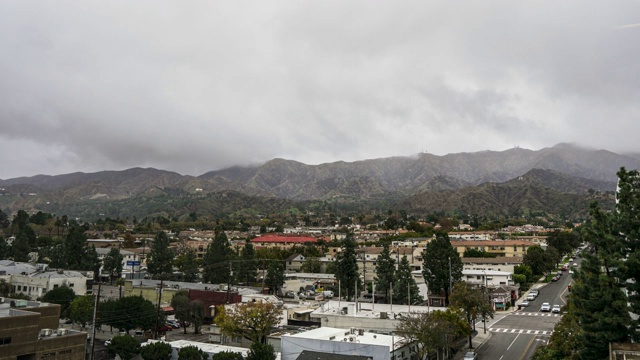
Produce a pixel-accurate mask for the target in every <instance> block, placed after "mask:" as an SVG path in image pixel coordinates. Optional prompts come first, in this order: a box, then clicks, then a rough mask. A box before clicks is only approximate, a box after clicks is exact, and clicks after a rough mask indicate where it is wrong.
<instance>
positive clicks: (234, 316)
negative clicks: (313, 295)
mask: <svg viewBox="0 0 640 360" xmlns="http://www.w3.org/2000/svg"><path fill="white" fill-rule="evenodd" d="M218 311H219V313H218V316H216V318H215V322H216V325H218V326H219V327H220V329H222V332H223V333H225V334H226V335H228V336H241V337H243V338H245V339H247V340H250V341H251V342H253V343H266V340H267V335H269V334H270V333H271V329H272V328H274V327H276V326H277V325H278V323H279V322H280V319H281V318H282V308H281V307H280V306H278V305H275V304H273V303H268V302H264V303H263V302H248V303H241V304H238V305H236V306H234V307H232V308H226V309H225V308H224V307H219V308H218Z"/></svg>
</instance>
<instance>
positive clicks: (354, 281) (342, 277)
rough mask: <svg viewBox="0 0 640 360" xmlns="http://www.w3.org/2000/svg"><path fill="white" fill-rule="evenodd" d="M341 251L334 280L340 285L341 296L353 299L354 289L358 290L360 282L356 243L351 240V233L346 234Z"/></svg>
mask: <svg viewBox="0 0 640 360" xmlns="http://www.w3.org/2000/svg"><path fill="white" fill-rule="evenodd" d="M341 250H342V251H340V253H339V254H338V256H337V260H336V280H338V282H339V283H340V288H341V292H342V296H346V297H347V298H355V296H356V289H357V288H360V286H361V282H360V273H359V272H358V261H357V258H356V242H355V240H353V234H352V233H347V236H346V238H345V239H344V240H343V242H342V249H341Z"/></svg>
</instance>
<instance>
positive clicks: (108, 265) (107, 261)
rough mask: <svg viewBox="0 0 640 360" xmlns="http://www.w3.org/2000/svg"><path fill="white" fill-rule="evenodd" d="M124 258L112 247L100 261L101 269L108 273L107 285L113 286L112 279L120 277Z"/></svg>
mask: <svg viewBox="0 0 640 360" xmlns="http://www.w3.org/2000/svg"><path fill="white" fill-rule="evenodd" d="M123 260H124V256H122V254H120V250H118V248H115V247H112V248H111V250H109V253H107V256H105V257H104V260H103V261H102V264H103V265H102V268H103V269H104V271H106V272H108V273H109V283H110V284H113V279H114V278H119V277H120V276H122V261H123Z"/></svg>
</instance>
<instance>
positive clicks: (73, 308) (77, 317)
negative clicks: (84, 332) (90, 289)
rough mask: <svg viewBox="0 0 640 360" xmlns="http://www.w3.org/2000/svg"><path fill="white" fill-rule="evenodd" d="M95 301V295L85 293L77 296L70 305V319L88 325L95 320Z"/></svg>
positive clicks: (83, 325)
mask: <svg viewBox="0 0 640 360" xmlns="http://www.w3.org/2000/svg"><path fill="white" fill-rule="evenodd" d="M94 305H95V301H94V298H93V296H91V295H84V296H78V297H77V298H75V299H74V300H73V301H72V302H71V304H70V305H69V314H68V315H69V319H71V321H73V322H74V323H77V324H80V325H82V327H85V326H87V324H90V323H91V321H92V320H93V307H94Z"/></svg>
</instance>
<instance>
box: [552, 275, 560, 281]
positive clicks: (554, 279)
mask: <svg viewBox="0 0 640 360" xmlns="http://www.w3.org/2000/svg"><path fill="white" fill-rule="evenodd" d="M558 279H560V277H558V275H556V276H554V277H552V278H551V281H558Z"/></svg>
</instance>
